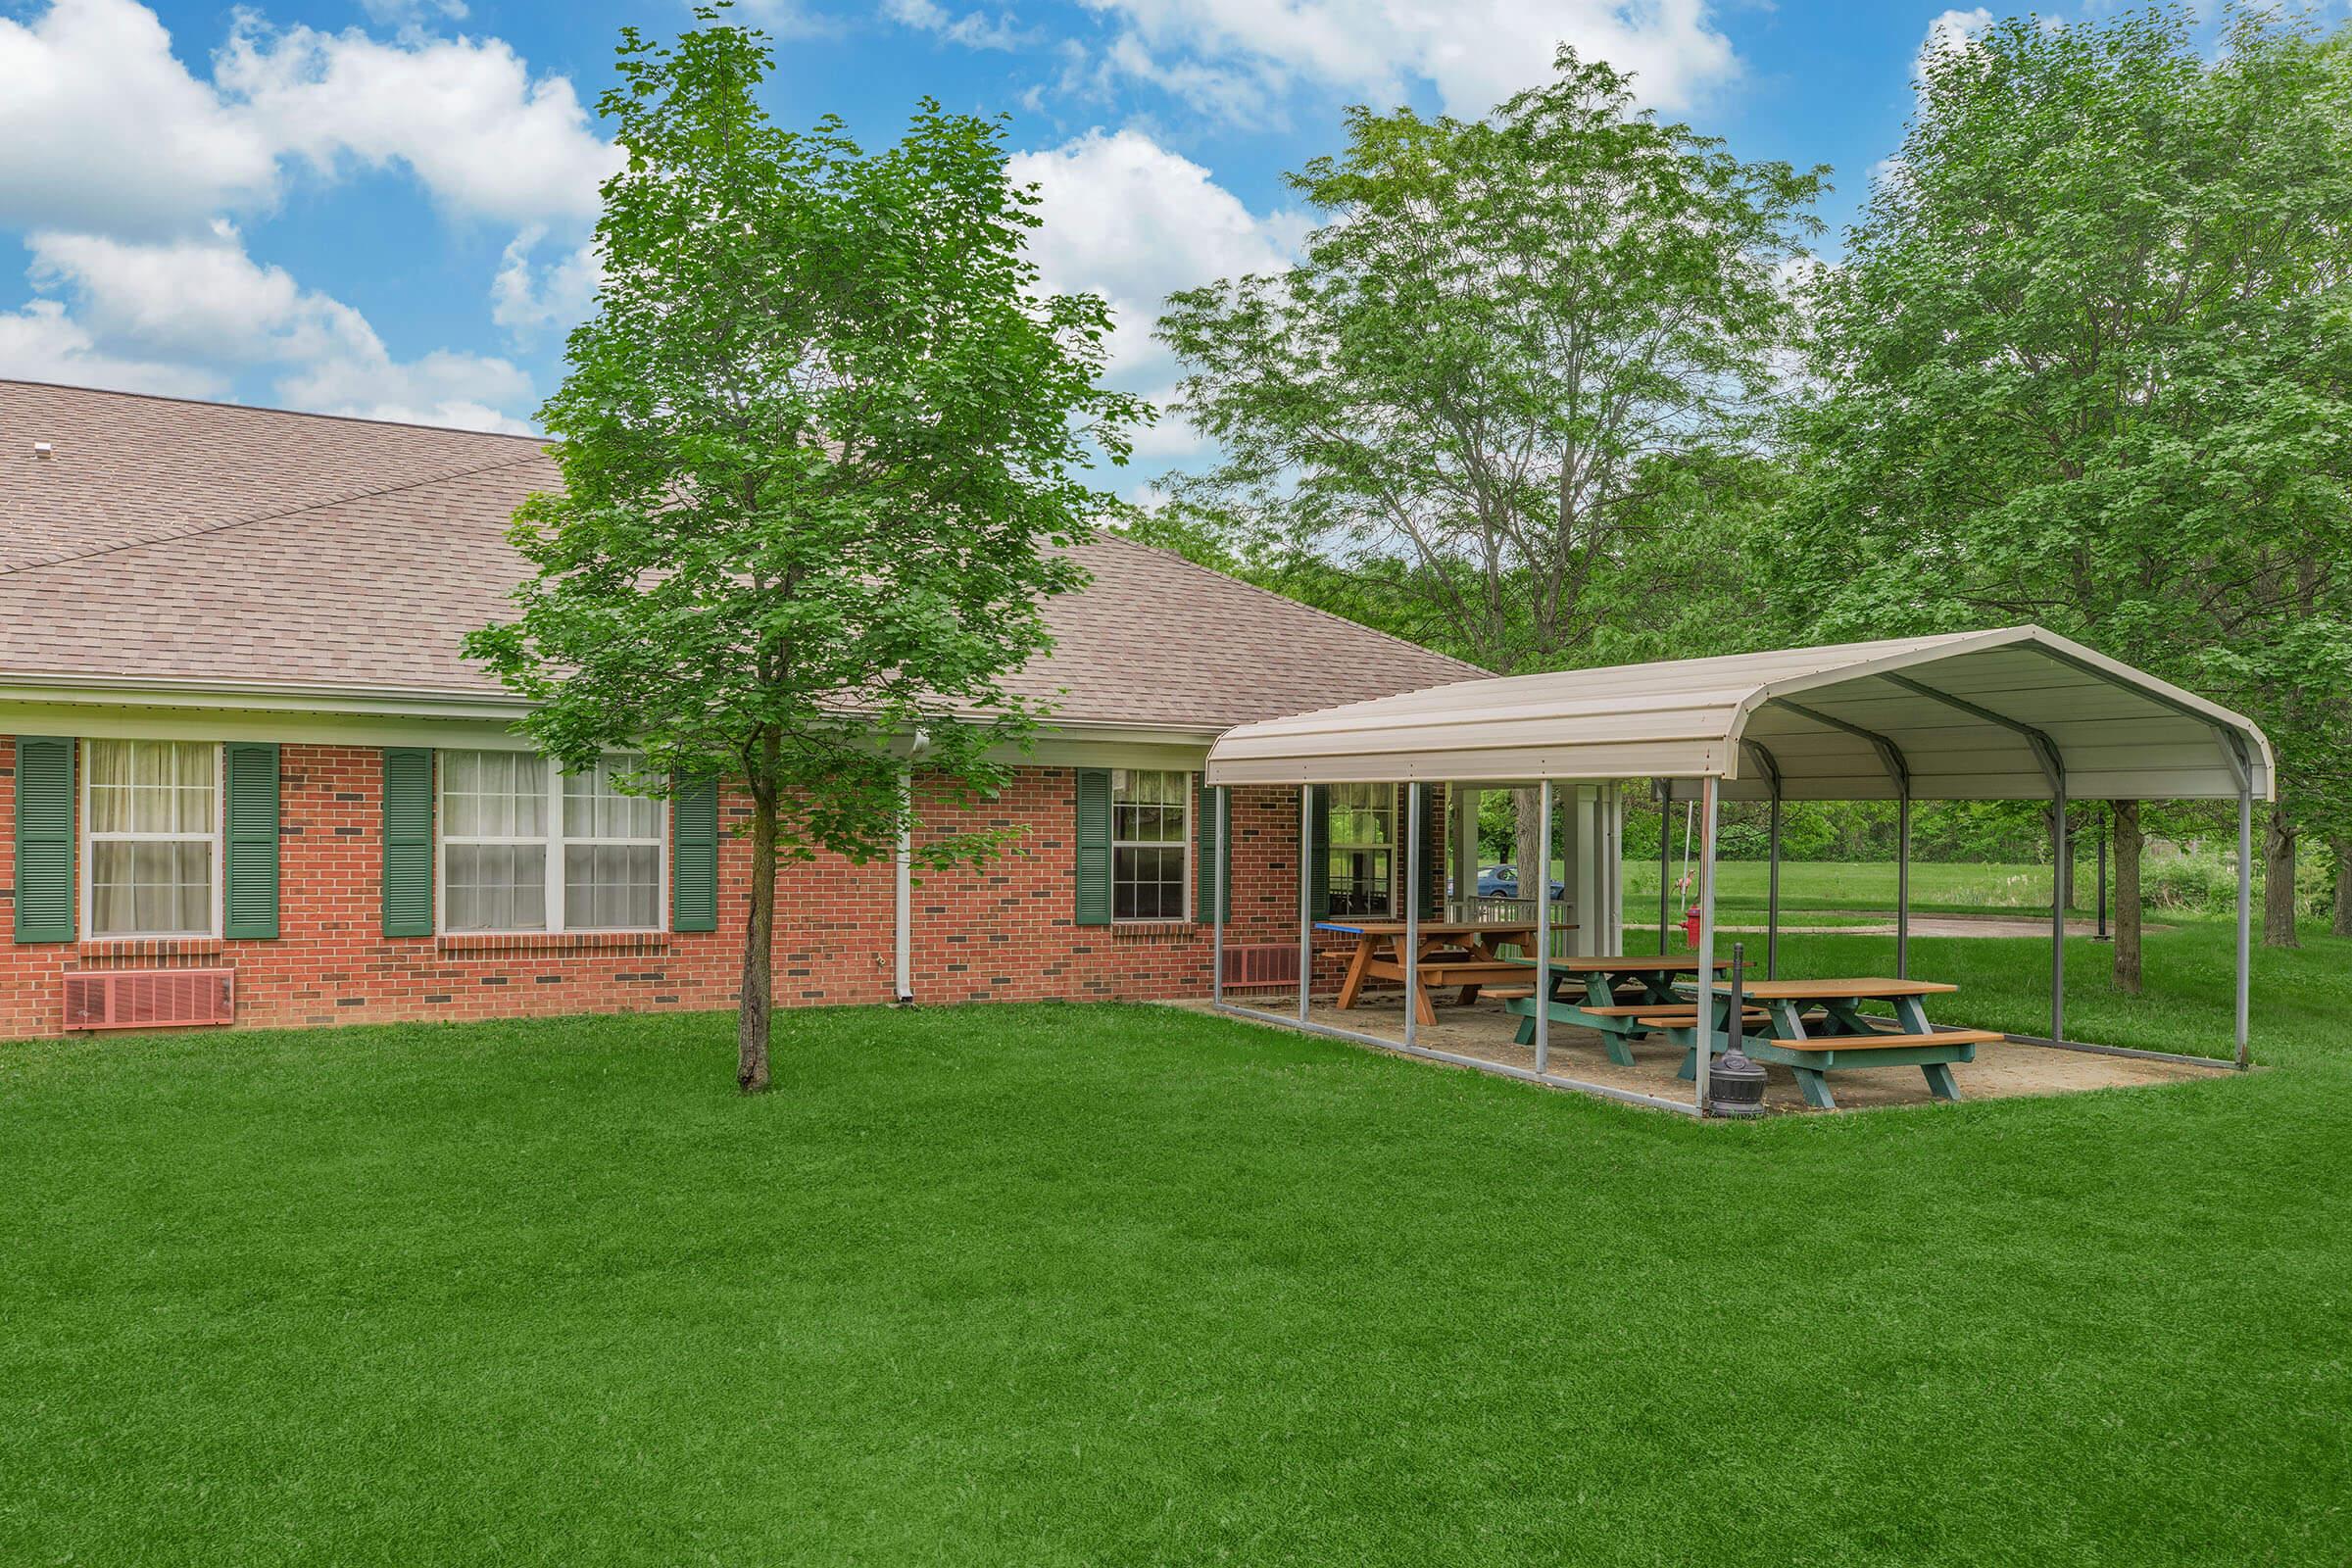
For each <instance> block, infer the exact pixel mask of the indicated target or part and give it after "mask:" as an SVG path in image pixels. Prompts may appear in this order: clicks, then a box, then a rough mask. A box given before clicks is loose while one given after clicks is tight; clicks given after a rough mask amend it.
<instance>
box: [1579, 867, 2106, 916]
mask: <svg viewBox="0 0 2352 1568" xmlns="http://www.w3.org/2000/svg"><path fill="white" fill-rule="evenodd" d="M1770 869H1771V868H1770V867H1769V866H1768V865H1767V864H1766V863H1765V862H1763V861H1761V860H1725V861H1723V862H1721V863H1720V864H1718V865H1717V867H1716V876H1717V888H1716V898H1717V900H1718V902H1719V904H1720V906H1721V907H1724V908H1726V909H1734V910H1750V909H1752V910H1756V911H1759V912H1760V911H1761V910H1762V909H1763V908H1764V905H1765V888H1766V882H1767V879H1768V877H1769V874H1770ZM1682 874H1683V864H1682V861H1681V859H1680V858H1677V859H1676V861H1675V863H1674V877H1675V878H1676V879H1678V880H1679V879H1680V878H1681V876H1682ZM2078 878H2079V881H2078V886H2079V888H2080V894H2079V897H2080V898H2081V899H2082V906H2083V907H2082V913H2085V914H2088V913H2089V912H2090V902H2091V876H2090V868H2089V866H2088V865H2087V864H2085V865H2084V866H2083V867H2082V870H2081V871H2080V872H2079V873H2078ZM1623 885H1624V888H1625V905H1626V909H1627V911H1628V912H1629V913H1631V912H1633V911H1636V910H1642V909H1648V910H1655V909H1656V908H1657V906H1658V862H1657V861H1655V860H1650V859H1642V860H1628V861H1626V862H1625V870H1624V877H1623ZM1911 907H1912V908H1913V909H1915V910H1917V911H1918V912H1920V913H1922V914H1966V913H1972V912H1976V911H1981V910H1996V911H1998V912H2001V913H2004V914H2007V913H2021V912H2022V913H2032V912H2033V911H2034V910H2037V909H2038V910H2039V911H2041V912H2042V913H2045V914H2046V913H2048V912H2049V907H2050V868H2049V867H2048V866H2046V865H1990V864H1945V863H1936V862H1927V861H1922V862H1917V863H1914V864H1913V865H1912V867H1911ZM1893 908H1894V866H1893V864H1892V863H1891V862H1887V863H1883V864H1882V863H1876V862H1868V861H1863V862H1845V861H1827V860H1791V861H1789V862H1788V863H1786V864H1784V865H1783V866H1782V867H1781V909H1782V911H1783V912H1784V913H1789V912H1796V911H1804V910H1817V909H1862V910H1877V909H1885V910H1889V911H1891V910H1892V909H1893Z"/></svg>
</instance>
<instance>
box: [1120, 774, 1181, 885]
mask: <svg viewBox="0 0 2352 1568" xmlns="http://www.w3.org/2000/svg"><path fill="white" fill-rule="evenodd" d="M1192 846H1193V775H1192V774H1190V773H1183V772H1171V771H1168V770H1165V769H1160V768H1145V767H1115V768H1112V769H1111V772H1110V917H1111V919H1112V920H1113V921H1120V920H1185V919H1190V918H1191V915H1190V913H1189V912H1188V911H1189V909H1190V903H1189V899H1188V895H1189V894H1190V893H1191V891H1192Z"/></svg>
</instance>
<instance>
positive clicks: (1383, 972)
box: [1315, 920, 1575, 1024]
mask: <svg viewBox="0 0 2352 1568" xmlns="http://www.w3.org/2000/svg"><path fill="white" fill-rule="evenodd" d="M1315 929H1316V930H1318V931H1337V932H1341V933H1343V934H1344V935H1348V936H1351V937H1353V938H1355V952H1354V953H1353V954H1352V955H1350V956H1349V957H1348V973H1347V975H1346V977H1345V978H1343V979H1342V980H1341V981H1340V997H1339V1005H1340V1006H1341V1007H1343V1008H1347V1007H1352V1006H1354V1005H1355V1000H1356V998H1357V997H1358V996H1359V995H1361V994H1362V992H1363V989H1364V982H1365V981H1367V980H1394V981H1397V983H1398V984H1400V985H1401V984H1402V983H1403V981H1404V943H1405V923H1404V922H1403V921H1402V920H1318V921H1316V922H1315ZM1413 929H1414V932H1415V933H1416V935H1415V941H1416V943H1417V948H1416V951H1415V953H1414V956H1413V974H1414V979H1415V985H1414V988H1413V991H1414V994H1413V999H1412V1001H1413V1016H1414V1017H1415V1018H1417V1019H1419V1020H1420V1021H1421V1022H1423V1023H1426V1024H1434V1023H1436V1022H1437V1021H1438V1010H1437V1006H1436V1004H1435V1003H1434V1002H1433V1001H1432V999H1431V997H1430V991H1431V988H1432V987H1435V986H1458V987H1460V996H1459V998H1458V1000H1459V1001H1461V1002H1463V1003H1471V1002H1476V1001H1477V1000H1478V993H1479V988H1480V987H1482V986H1489V985H1494V984H1495V983H1496V982H1503V983H1524V982H1526V981H1528V980H1529V979H1531V978H1532V977H1533V976H1534V974H1535V963H1534V961H1533V960H1531V959H1527V958H1506V957H1504V956H1502V955H1501V954H1499V953H1497V952H1495V947H1496V945H1497V944H1500V943H1509V944H1512V945H1514V946H1519V947H1528V946H1533V944H1534V939H1535V935H1536V922H1535V921H1533V920H1423V921H1420V922H1419V923H1418V924H1416V925H1415V926H1414V928H1413ZM1552 929H1553V930H1554V931H1569V930H1573V929H1575V928H1574V927H1573V926H1572V925H1570V924H1568V923H1567V922H1565V921H1561V922H1556V923H1554V924H1553V926H1552Z"/></svg>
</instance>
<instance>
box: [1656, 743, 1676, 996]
mask: <svg viewBox="0 0 2352 1568" xmlns="http://www.w3.org/2000/svg"><path fill="white" fill-rule="evenodd" d="M1673 829H1674V788H1673V786H1672V785H1671V784H1661V785H1660V786H1659V787H1658V956H1659V957H1661V958H1662V957H1664V956H1666V951H1667V949H1666V930H1667V927H1668V926H1669V925H1670V924H1672V921H1671V920H1670V919H1669V918H1668V916H1667V912H1666V897H1667V892H1668V890H1669V889H1670V888H1671V886H1672V885H1673V881H1674V831H1673Z"/></svg>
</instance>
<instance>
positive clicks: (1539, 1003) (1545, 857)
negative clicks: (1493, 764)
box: [1519, 779, 1551, 1072]
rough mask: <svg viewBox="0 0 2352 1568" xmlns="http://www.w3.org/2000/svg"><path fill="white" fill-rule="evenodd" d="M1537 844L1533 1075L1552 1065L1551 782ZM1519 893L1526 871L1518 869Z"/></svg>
mask: <svg viewBox="0 0 2352 1568" xmlns="http://www.w3.org/2000/svg"><path fill="white" fill-rule="evenodd" d="M1536 797H1537V802H1538V804H1537V807H1536V822H1537V828H1536V844H1537V847H1538V849H1539V850H1540V851H1541V855H1540V858H1541V859H1542V861H1543V863H1542V865H1541V866H1540V867H1539V868H1538V870H1537V873H1536V1071H1538V1072H1544V1071H1546V1070H1548V1068H1549V1066H1550V1064H1551V780H1549V779H1545V780H1544V782H1543V783H1542V784H1540V785H1539V786H1537V789H1536ZM1519 886H1520V889H1521V891H1523V892H1524V891H1525V890H1526V887H1527V867H1526V866H1524V865H1523V866H1521V867H1520V868H1519Z"/></svg>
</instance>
